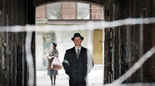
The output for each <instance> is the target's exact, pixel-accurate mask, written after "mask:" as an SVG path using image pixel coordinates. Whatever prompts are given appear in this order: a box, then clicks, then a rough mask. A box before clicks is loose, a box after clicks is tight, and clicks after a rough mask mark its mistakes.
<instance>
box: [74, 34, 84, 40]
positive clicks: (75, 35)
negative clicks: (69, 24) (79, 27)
mask: <svg viewBox="0 0 155 86" xmlns="http://www.w3.org/2000/svg"><path fill="white" fill-rule="evenodd" d="M75 37H80V38H81V40H83V39H84V38H83V37H82V36H81V35H80V33H75V34H74V37H72V38H71V40H72V41H73V40H74V38H75Z"/></svg>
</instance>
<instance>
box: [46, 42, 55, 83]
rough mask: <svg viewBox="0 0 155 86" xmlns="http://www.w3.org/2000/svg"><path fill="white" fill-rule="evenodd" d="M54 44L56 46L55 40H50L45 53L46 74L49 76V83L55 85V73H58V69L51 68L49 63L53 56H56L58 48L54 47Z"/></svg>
mask: <svg viewBox="0 0 155 86" xmlns="http://www.w3.org/2000/svg"><path fill="white" fill-rule="evenodd" d="M56 46H57V44H56V43H55V42H52V44H51V48H50V49H49V51H48V54H47V59H48V66H47V75H49V76H50V78H51V84H52V85H53V84H54V85H55V82H56V75H58V71H57V70H52V69H51V63H52V61H53V59H54V58H55V57H58V50H57V49H56ZM52 78H54V83H53V79H52Z"/></svg>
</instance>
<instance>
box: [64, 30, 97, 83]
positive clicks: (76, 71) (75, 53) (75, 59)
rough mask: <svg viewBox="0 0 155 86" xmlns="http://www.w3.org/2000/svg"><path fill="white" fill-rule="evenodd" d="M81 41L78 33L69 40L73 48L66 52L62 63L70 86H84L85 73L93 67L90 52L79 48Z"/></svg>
mask: <svg viewBox="0 0 155 86" xmlns="http://www.w3.org/2000/svg"><path fill="white" fill-rule="evenodd" d="M83 39H84V38H83V37H82V36H81V35H80V34H79V33H75V34H74V37H73V38H71V40H72V41H73V42H74V44H75V46H74V47H73V48H71V49H68V50H66V53H65V56H64V60H63V63H62V64H63V67H64V69H65V73H66V74H67V75H68V76H69V78H70V79H69V85H70V86H86V76H87V73H89V72H90V71H91V69H92V68H93V66H94V62H93V59H92V55H91V53H90V51H89V50H88V49H86V48H84V47H83V46H81V42H82V41H83Z"/></svg>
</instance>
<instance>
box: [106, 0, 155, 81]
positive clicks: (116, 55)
mask: <svg viewBox="0 0 155 86" xmlns="http://www.w3.org/2000/svg"><path fill="white" fill-rule="evenodd" d="M106 3H108V4H107V5H105V20H106V21H113V20H119V19H125V18H129V17H132V18H146V17H155V1H154V0H110V1H107V2H106ZM154 31H155V27H154V24H143V25H125V26H120V27H115V28H107V29H106V30H105V58H104V59H105V67H104V69H105V71H104V74H105V75H104V83H110V82H113V81H114V80H115V79H117V78H119V77H120V76H121V75H122V74H124V73H125V72H126V71H127V70H128V69H129V68H131V67H132V66H133V64H134V63H135V62H136V61H138V60H139V58H140V57H141V56H142V55H143V54H144V53H146V52H147V51H148V50H149V49H150V48H151V47H152V46H154V45H155V36H154ZM154 63H155V56H154V55H153V56H152V57H151V58H150V59H148V60H147V61H146V62H145V63H144V65H143V66H142V67H141V68H140V69H139V70H138V71H136V72H135V73H134V74H133V75H132V76H131V77H130V78H129V79H127V80H126V81H125V82H124V83H135V82H155V64H154Z"/></svg>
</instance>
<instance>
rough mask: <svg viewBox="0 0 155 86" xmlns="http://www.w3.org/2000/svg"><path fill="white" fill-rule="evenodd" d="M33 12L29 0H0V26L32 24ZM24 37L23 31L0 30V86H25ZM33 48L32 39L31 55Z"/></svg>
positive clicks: (31, 3) (26, 73) (26, 76)
mask: <svg viewBox="0 0 155 86" xmlns="http://www.w3.org/2000/svg"><path fill="white" fill-rule="evenodd" d="M34 13H35V11H34V6H33V2H32V1H31V0H0V26H14V25H26V24H34V21H35V20H34V19H35V18H34ZM25 37H26V33H25V32H0V86H27V79H28V72H27V71H28V70H27V62H26V55H25ZM33 40H34V33H33ZM34 49H35V48H34V41H32V53H33V56H34V52H35V50H34ZM34 76H35V75H34Z"/></svg>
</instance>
